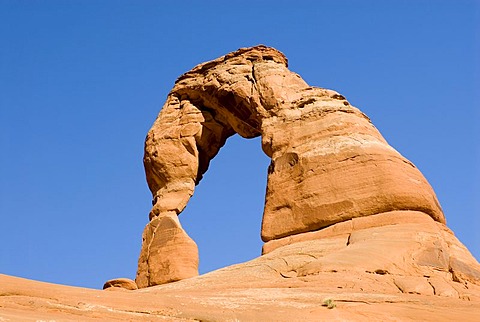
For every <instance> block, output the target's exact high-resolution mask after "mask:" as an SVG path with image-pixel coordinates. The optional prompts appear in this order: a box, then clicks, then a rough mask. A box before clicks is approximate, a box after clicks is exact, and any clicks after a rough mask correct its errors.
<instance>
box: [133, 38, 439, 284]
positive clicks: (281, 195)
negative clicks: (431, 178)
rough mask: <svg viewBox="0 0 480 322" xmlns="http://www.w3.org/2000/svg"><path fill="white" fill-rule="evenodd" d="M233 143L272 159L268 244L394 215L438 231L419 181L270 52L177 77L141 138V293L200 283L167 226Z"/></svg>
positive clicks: (343, 107) (243, 53)
mask: <svg viewBox="0 0 480 322" xmlns="http://www.w3.org/2000/svg"><path fill="white" fill-rule="evenodd" d="M235 133H238V134H239V135H241V136H242V137H244V138H253V137H257V136H261V137H262V149H263V151H264V152H265V153H266V154H267V155H268V156H269V157H270V158H271V159H272V161H271V164H270V167H269V170H268V171H269V172H268V179H267V191H266V196H265V208H264V214H263V220H262V239H263V240H264V241H265V242H266V243H267V244H268V243H272V242H274V241H277V240H280V239H282V238H284V237H287V236H293V235H297V234H300V233H305V232H312V231H316V230H319V229H322V228H324V227H327V226H330V225H332V224H336V223H339V222H343V221H346V220H350V219H352V218H358V217H365V216H372V215H377V214H382V213H387V212H390V211H397V210H405V211H412V213H414V212H415V213H417V212H421V213H424V214H427V215H429V216H430V217H431V218H433V219H434V220H436V221H438V222H440V223H445V218H444V215H443V212H442V210H441V207H440V205H439V204H438V201H437V199H436V196H435V193H434V191H433V190H432V188H431V187H430V185H429V183H428V182H427V180H426V179H425V178H424V177H423V175H422V174H421V173H420V171H419V170H418V169H417V168H416V167H415V166H414V165H413V164H412V163H411V162H410V161H408V160H407V159H405V158H404V157H403V156H402V155H400V154H399V153H398V152H397V151H396V150H395V149H393V148H392V147H391V146H389V145H388V143H387V142H386V141H385V140H384V138H383V137H382V136H381V134H380V133H379V132H378V130H377V129H376V128H375V127H374V126H373V124H372V123H371V122H370V120H369V118H368V117H367V116H366V115H365V114H363V113H362V112H361V111H360V110H358V109H357V108H355V107H353V106H352V105H350V103H349V102H348V101H347V100H346V99H345V98H344V97H343V96H342V95H340V94H338V93H337V92H335V91H332V90H327V89H323V88H317V87H311V86H309V85H308V84H307V83H306V82H305V81H304V80H303V79H302V78H301V77H300V76H299V75H297V74H295V73H293V72H291V71H290V70H289V69H288V63H287V59H286V57H285V56H284V55H283V54H282V53H281V52H279V51H277V50H276V49H273V48H269V47H266V46H255V47H251V48H242V49H239V50H237V51H235V52H233V53H230V54H227V55H225V56H223V57H220V58H218V59H216V60H213V61H210V62H207V63H204V64H201V65H198V66H196V67H195V68H193V69H192V70H191V71H189V72H187V73H185V74H184V75H182V76H180V77H179V78H178V79H177V81H176V82H175V86H174V87H173V89H172V90H171V92H170V93H169V95H168V97H167V100H166V103H165V105H164V106H163V108H162V110H161V112H160V114H159V115H158V117H157V119H156V121H155V123H154V125H153V126H152V128H151V129H150V131H149V133H148V135H147V138H146V142H145V155H144V164H145V172H146V177H147V182H148V185H149V188H150V190H151V191H152V195H153V207H152V210H151V212H150V216H149V217H150V223H149V224H148V225H147V226H146V228H145V231H144V234H143V242H142V250H141V254H140V258H139V264H138V271H137V278H136V283H137V284H138V286H139V287H147V286H152V285H157V284H162V283H167V282H170V281H175V280H180V279H184V278H188V277H192V276H195V275H197V274H198V272H197V267H198V252H197V248H196V245H195V243H194V242H193V241H192V240H191V239H190V238H189V237H188V235H187V234H186V233H185V232H184V231H183V229H182V228H181V226H180V223H179V221H178V218H177V216H178V215H179V214H180V213H181V211H182V210H183V209H184V208H185V206H186V204H187V202H188V200H189V198H190V197H191V196H192V194H193V192H194V188H195V185H196V184H198V183H199V181H200V180H201V178H202V175H203V174H204V173H205V172H206V171H207V169H208V165H209V162H210V160H211V159H212V158H214V157H215V155H216V154H217V153H218V151H219V149H220V148H221V147H222V146H223V145H224V143H225V141H226V140H227V138H228V137H229V136H231V135H233V134H235ZM407 213H408V212H407ZM265 251H268V248H266V250H265Z"/></svg>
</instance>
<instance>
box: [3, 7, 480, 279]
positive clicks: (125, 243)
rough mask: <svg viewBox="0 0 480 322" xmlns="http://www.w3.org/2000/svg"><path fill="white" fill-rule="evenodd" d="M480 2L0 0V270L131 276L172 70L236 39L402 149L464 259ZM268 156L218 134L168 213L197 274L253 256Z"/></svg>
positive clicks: (474, 220)
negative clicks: (186, 197) (278, 59)
mask: <svg viewBox="0 0 480 322" xmlns="http://www.w3.org/2000/svg"><path fill="white" fill-rule="evenodd" d="M479 11H480V2H479V1H466V0H452V1H441V0H438V1H422V0H415V1H413V0H412V1H382V0H379V1H279V0H276V1H133V0H132V1H121V0H115V1H75V0H69V1H46V0H44V1H41V0H38V1H33V0H31V1H21V0H15V1H13V0H12V1H5V0H0V219H1V222H0V227H1V229H0V272H1V273H4V274H10V275H16V276H22V277H26V278H31V279H37V280H43V281H49V282H54V283H61V284H69V285H79V286H86V287H94V288H101V287H102V285H103V282H104V281H106V280H108V279H110V278H114V277H129V278H134V277H135V272H136V265H137V259H138V255H139V251H140V245H141V234H142V230H143V227H144V226H145V224H146V223H147V222H148V212H149V210H150V206H151V203H150V202H151V196H150V192H149V190H148V187H147V184H146V182H145V178H144V172H143V164H142V156H143V141H144V138H145V135H146V133H147V131H148V129H149V128H150V126H151V125H152V123H153V121H154V119H155V117H156V115H157V114H158V112H159V110H160V108H161V106H162V105H163V102H164V100H165V98H166V95H167V93H168V92H169V91H170V89H171V88H172V86H173V83H174V81H175V79H176V78H177V77H178V76H179V75H180V74H182V73H184V72H186V71H188V70H189V69H191V68H192V67H193V66H195V65H196V64H198V63H201V62H203V61H206V60H210V59H214V58H217V57H218V56H220V55H223V54H226V53H227V52H230V51H233V50H236V49H238V48H240V47H245V46H252V45H256V44H260V43H262V44H266V45H269V46H273V47H276V48H277V49H279V50H281V51H282V52H284V53H285V54H286V55H287V57H288V58H289V60H290V68H291V69H292V70H293V71H295V72H297V73H299V74H300V75H302V77H303V78H304V79H305V80H306V81H307V82H308V83H309V84H311V85H314V86H320V87H325V88H331V89H334V90H337V91H338V92H340V93H342V94H343V95H344V96H346V97H347V99H348V100H349V101H350V102H351V103H352V104H353V105H355V106H357V107H358V108H360V109H361V110H362V111H364V112H365V113H366V114H367V115H369V116H370V118H371V119H372V120H373V122H374V124H375V125H376V126H377V128H378V129H379V130H380V131H381V132H382V134H383V135H384V136H385V138H386V139H387V140H388V142H389V143H390V144H391V145H392V146H393V147H395V148H396V149H397V150H399V151H400V153H402V154H403V155H405V156H406V157H407V158H408V159H410V160H411V161H413V162H414V163H415V164H416V165H417V167H419V168H420V170H421V171H422V172H423V173H424V175H425V176H426V177H427V179H428V180H429V181H430V183H431V185H432V186H433V188H434V189H435V191H436V193H437V196H438V198H439V200H440V203H441V205H442V206H443V209H444V211H445V214H446V217H447V221H448V226H449V227H450V228H451V229H452V230H453V231H454V232H455V234H456V235H457V236H458V237H459V239H460V240H461V241H462V242H463V243H465V245H466V246H467V247H468V248H469V249H470V251H471V252H472V253H473V254H474V255H475V256H476V258H477V259H478V258H480V237H479V236H480V234H479V231H480V218H479V215H480V185H479V182H480V169H479V168H480V149H479V146H480V143H479V138H480V129H479V120H480V112H479V111H480V99H479V88H480V76H479V75H480V72H479V71H480V67H479V66H480V64H479V57H480V38H479V37H480V36H479V29H480V24H479V18H480V14H479ZM268 162H269V161H268V159H267V157H266V156H264V155H263V153H262V151H261V149H260V141H259V140H258V139H254V140H244V139H241V138H239V137H233V138H231V139H229V141H228V142H227V145H226V146H225V147H224V148H223V149H222V150H221V152H220V154H219V155H218V156H217V158H215V159H214V161H213V162H212V164H211V167H210V170H209V172H208V173H207V174H206V176H205V178H204V180H203V181H202V182H201V183H200V185H199V186H198V187H197V190H196V194H195V196H194V197H193V199H192V200H191V203H190V204H189V205H188V206H187V209H186V211H185V212H184V213H183V214H182V215H181V216H180V219H181V221H182V223H183V225H184V228H185V229H186V230H187V232H188V233H189V234H190V236H191V237H192V238H194V239H195V241H196V242H197V243H198V245H199V249H200V270H201V272H207V271H210V270H213V269H216V268H219V267H223V266H226V265H229V264H232V263H237V262H242V261H246V260H248V259H251V258H254V257H256V256H258V255H259V254H260V249H261V245H262V242H261V240H260V222H261V216H262V210H263V201H264V199H263V198H264V191H265V183H266V172H267V166H268Z"/></svg>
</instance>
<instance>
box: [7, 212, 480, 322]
mask: <svg viewBox="0 0 480 322" xmlns="http://www.w3.org/2000/svg"><path fill="white" fill-rule="evenodd" d="M375 223H380V225H379V226H375V225H376V224H375ZM322 231H323V235H321V236H315V238H310V237H312V236H309V234H315V233H317V232H311V233H306V234H299V235H295V236H296V237H295V236H291V237H292V238H299V237H300V236H303V237H305V239H304V240H300V239H298V240H295V242H293V243H285V244H282V245H277V246H279V247H277V248H275V249H270V252H269V253H268V254H265V255H263V256H260V257H258V258H256V259H254V260H252V261H249V262H246V263H242V264H238V265H233V266H230V267H226V268H223V269H220V270H217V271H214V272H211V273H208V274H205V275H202V276H197V277H193V278H189V279H184V280H182V281H178V282H175V283H168V284H163V285H159V286H154V287H148V288H143V289H139V290H133V291H127V290H124V289H122V288H118V287H112V288H109V290H115V291H113V292H106V291H101V290H92V289H84V288H77V287H68V286H62V285H54V284H47V283H41V282H35V281H29V280H24V279H19V278H14V277H10V276H5V275H0V320H1V321H38V320H46V321H49V320H56V321H79V320H80V321H120V320H121V321H285V322H287V321H288V322H293V321H369V322H370V321H433V322H438V321H466V322H468V321H472V322H474V321H475V322H476V321H480V283H478V278H479V277H480V267H479V265H478V263H477V262H476V260H475V259H474V258H473V257H472V256H471V255H470V253H469V252H468V250H466V249H465V247H464V246H463V245H462V244H461V243H460V242H459V241H458V240H457V239H456V238H455V236H454V235H453V234H452V232H451V231H449V230H448V229H447V228H446V227H445V225H443V224H440V223H438V222H435V221H434V220H432V219H431V218H430V217H429V216H427V215H425V214H423V213H421V212H412V213H405V212H391V213H387V214H381V215H376V216H367V217H359V218H354V219H351V220H348V221H345V222H342V223H338V224H335V225H333V226H331V227H329V228H326V229H324V230H322ZM320 232H321V231H319V232H318V233H320ZM286 238H290V237H286ZM328 300H330V302H333V303H334V304H335V307H334V308H332V309H328V306H327V305H326V303H327V301H328Z"/></svg>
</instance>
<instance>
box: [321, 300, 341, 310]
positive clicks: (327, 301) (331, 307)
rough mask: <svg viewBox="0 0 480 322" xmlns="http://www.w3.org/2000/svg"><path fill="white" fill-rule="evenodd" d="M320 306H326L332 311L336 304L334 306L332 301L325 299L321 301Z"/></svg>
mask: <svg viewBox="0 0 480 322" xmlns="http://www.w3.org/2000/svg"><path fill="white" fill-rule="evenodd" d="M322 306H326V307H327V309H333V308H335V307H336V306H337V304H335V301H334V300H333V299H325V300H323V304H322Z"/></svg>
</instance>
